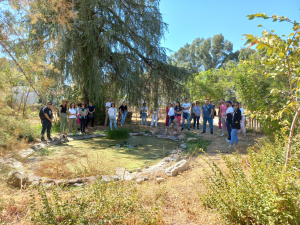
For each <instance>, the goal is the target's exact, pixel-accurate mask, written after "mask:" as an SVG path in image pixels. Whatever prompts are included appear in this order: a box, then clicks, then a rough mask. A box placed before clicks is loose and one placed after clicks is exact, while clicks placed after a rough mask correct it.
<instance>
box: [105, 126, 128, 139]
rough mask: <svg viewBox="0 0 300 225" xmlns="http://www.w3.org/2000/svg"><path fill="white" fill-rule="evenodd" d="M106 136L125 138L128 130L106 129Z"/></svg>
mask: <svg viewBox="0 0 300 225" xmlns="http://www.w3.org/2000/svg"><path fill="white" fill-rule="evenodd" d="M106 134H107V138H108V139H126V138H129V130H128V129H126V128H118V130H116V129H113V130H111V129H107V132H106Z"/></svg>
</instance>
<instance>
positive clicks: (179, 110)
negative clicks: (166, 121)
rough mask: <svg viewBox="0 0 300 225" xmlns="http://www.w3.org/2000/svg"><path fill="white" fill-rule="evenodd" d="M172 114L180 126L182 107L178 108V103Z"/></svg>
mask: <svg viewBox="0 0 300 225" xmlns="http://www.w3.org/2000/svg"><path fill="white" fill-rule="evenodd" d="M174 113H175V119H178V124H180V121H181V114H182V107H181V106H180V103H179V102H176V106H175V108H174Z"/></svg>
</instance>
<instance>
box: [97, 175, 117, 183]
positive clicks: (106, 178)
mask: <svg viewBox="0 0 300 225" xmlns="http://www.w3.org/2000/svg"><path fill="white" fill-rule="evenodd" d="M118 180H120V178H119V176H118V175H103V176H102V178H101V181H102V182H110V181H118Z"/></svg>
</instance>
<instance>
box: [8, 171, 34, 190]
mask: <svg viewBox="0 0 300 225" xmlns="http://www.w3.org/2000/svg"><path fill="white" fill-rule="evenodd" d="M6 182H7V183H8V184H9V185H12V186H14V187H17V188H22V187H23V186H24V185H30V184H31V182H29V180H28V177H27V176H26V175H25V174H21V173H19V172H14V173H11V174H10V175H9V176H8V179H7V181H6Z"/></svg>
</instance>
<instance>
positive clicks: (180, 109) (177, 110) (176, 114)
mask: <svg viewBox="0 0 300 225" xmlns="http://www.w3.org/2000/svg"><path fill="white" fill-rule="evenodd" d="M180 111H182V107H180V108H179V107H177V106H175V108H174V112H175V116H181V114H178V112H180Z"/></svg>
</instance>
